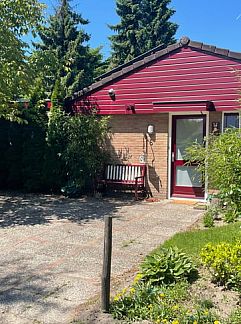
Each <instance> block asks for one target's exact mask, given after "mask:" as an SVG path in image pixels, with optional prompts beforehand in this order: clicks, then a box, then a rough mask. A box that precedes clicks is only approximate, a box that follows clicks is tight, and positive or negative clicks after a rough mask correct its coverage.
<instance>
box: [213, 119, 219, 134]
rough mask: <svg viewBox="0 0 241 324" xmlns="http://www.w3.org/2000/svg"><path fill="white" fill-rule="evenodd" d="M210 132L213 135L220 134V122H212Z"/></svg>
mask: <svg viewBox="0 0 241 324" xmlns="http://www.w3.org/2000/svg"><path fill="white" fill-rule="evenodd" d="M212 133H213V134H214V135H219V134H220V122H212Z"/></svg>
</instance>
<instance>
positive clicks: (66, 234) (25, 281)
mask: <svg viewBox="0 0 241 324" xmlns="http://www.w3.org/2000/svg"><path fill="white" fill-rule="evenodd" d="M105 215H111V216H113V217H114V219H113V257H112V280H113V281H114V280H115V279H117V278H118V277H120V276H123V274H124V273H127V272H128V271H130V270H131V269H134V268H136V266H137V265H138V263H139V262H140V261H141V260H142V258H143V257H144V255H146V254H147V253H148V252H150V251H151V250H152V249H153V248H155V247H156V246H158V245H159V244H160V243H162V242H163V241H165V240H166V239H167V238H169V237H170V236H172V235H173V234H174V233H176V232H179V231H183V230H185V229H187V228H188V227H189V226H191V225H192V224H194V223H195V222H196V221H197V220H198V219H199V218H200V216H201V212H200V211H199V210H195V209H193V206H192V205H184V204H175V203H170V202H168V201H162V202H154V203H148V202H138V203H136V202H133V201H120V200H114V199H101V200H97V199H90V198H88V199H87V198H83V199H66V198H63V197H52V196H46V195H42V196H41V195H40V196H39V195H36V196H35V195H22V196H11V195H3V194H2V195H0V256H1V259H0V260H1V261H0V323H3V324H8V323H14V324H15V323H16V324H25V323H26V324H27V323H38V324H40V323H44V324H45V323H46V324H54V323H70V322H71V320H72V319H73V317H74V316H75V315H76V312H77V311H78V309H80V308H81V305H82V304H84V303H86V302H88V301H89V300H90V299H92V298H93V297H95V296H97V295H98V294H99V291H100V276H101V270H102V252H103V230H104V223H103V217H104V216H105Z"/></svg>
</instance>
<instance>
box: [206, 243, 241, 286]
mask: <svg viewBox="0 0 241 324" xmlns="http://www.w3.org/2000/svg"><path fill="white" fill-rule="evenodd" d="M200 255H201V260H202V262H203V264H204V265H205V266H206V267H207V268H208V269H209V271H210V272H211V274H212V276H213V280H214V281H215V282H217V283H219V284H221V285H225V286H227V287H231V288H235V289H237V290H238V291H241V242H240V241H237V242H235V243H233V244H229V243H220V244H217V245H213V244H211V243H209V244H207V245H206V246H205V247H204V248H203V249H202V251H201V254H200Z"/></svg>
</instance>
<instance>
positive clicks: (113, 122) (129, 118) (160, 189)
mask: <svg viewBox="0 0 241 324" xmlns="http://www.w3.org/2000/svg"><path fill="white" fill-rule="evenodd" d="M221 121H222V113H221V112H210V114H209V132H211V127H212V122H220V127H221ZM168 123H169V122H168V114H149V115H113V116H111V118H110V128H111V134H110V137H109V140H108V143H107V145H108V149H109V151H110V154H111V159H112V161H113V162H115V163H140V157H141V156H146V161H147V166H148V172H147V187H148V190H149V192H150V193H151V194H152V195H153V196H154V197H159V198H167V195H168ZM149 124H152V125H154V127H155V135H154V136H153V137H151V140H152V145H151V143H150V141H149V140H148V139H147V137H146V132H147V126H148V125H149Z"/></svg>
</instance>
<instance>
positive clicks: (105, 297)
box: [101, 216, 112, 313]
mask: <svg viewBox="0 0 241 324" xmlns="http://www.w3.org/2000/svg"><path fill="white" fill-rule="evenodd" d="M104 220H105V236H104V258H103V271H102V280H101V283H102V284H101V288H102V291H101V309H102V311H103V312H104V313H108V312H109V309H110V273H111V252H112V217H110V216H105V218H104Z"/></svg>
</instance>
